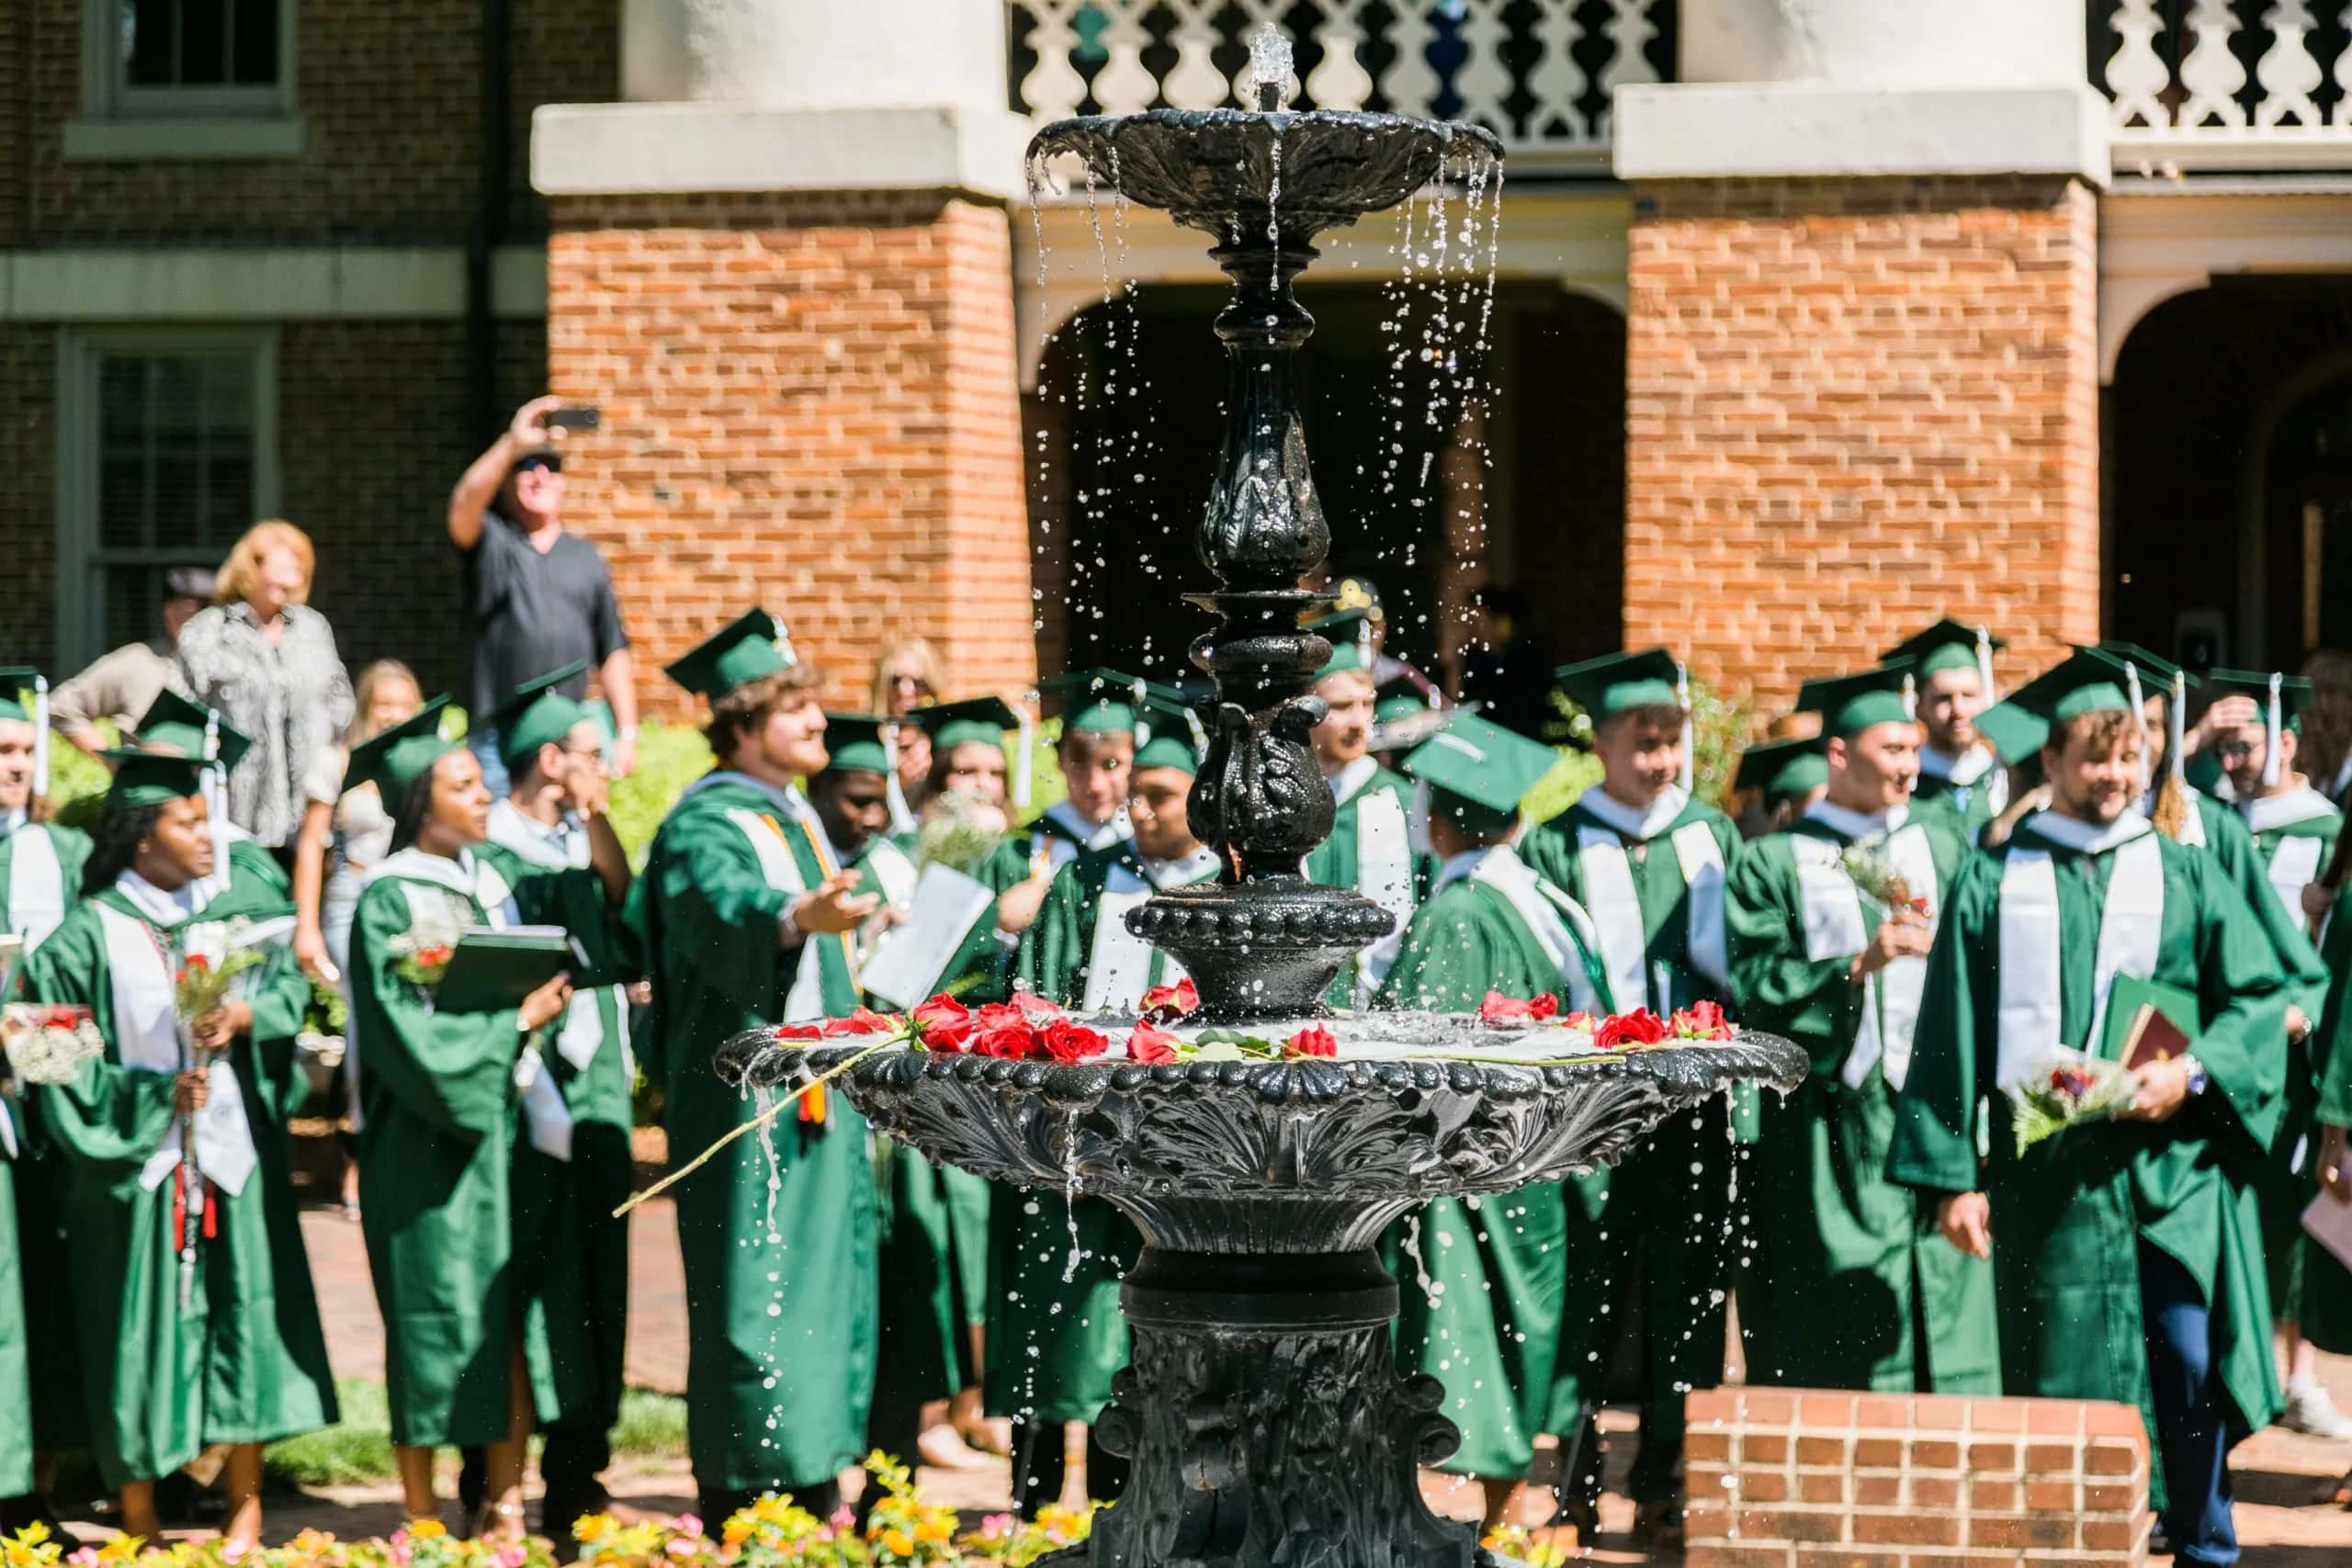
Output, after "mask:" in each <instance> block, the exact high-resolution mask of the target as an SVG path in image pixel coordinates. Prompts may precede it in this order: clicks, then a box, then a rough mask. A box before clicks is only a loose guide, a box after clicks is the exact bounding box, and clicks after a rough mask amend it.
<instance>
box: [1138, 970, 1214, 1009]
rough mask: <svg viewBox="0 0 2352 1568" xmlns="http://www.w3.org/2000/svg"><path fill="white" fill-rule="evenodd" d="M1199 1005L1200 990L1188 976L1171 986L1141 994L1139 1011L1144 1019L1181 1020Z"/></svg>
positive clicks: (1154, 988)
mask: <svg viewBox="0 0 2352 1568" xmlns="http://www.w3.org/2000/svg"><path fill="white" fill-rule="evenodd" d="M1200 1005H1201V988H1200V987H1198V986H1195V985H1193V977H1192V976H1190V975H1187V976H1184V977H1183V978H1182V979H1181V980H1179V981H1177V982H1176V983H1175V984H1174V985H1172V986H1154V987H1152V988H1151V989H1149V990H1148V991H1146V992H1145V993H1144V994H1143V1005H1142V1007H1141V1009H1140V1011H1141V1012H1142V1014H1143V1016H1144V1017H1146V1018H1161V1019H1165V1018H1182V1016H1183V1015H1184V1014H1186V1013H1188V1012H1192V1011H1193V1010H1195V1009H1197V1008H1198V1007H1199V1006H1200Z"/></svg>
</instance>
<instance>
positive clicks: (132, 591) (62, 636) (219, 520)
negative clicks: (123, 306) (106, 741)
mask: <svg viewBox="0 0 2352 1568" xmlns="http://www.w3.org/2000/svg"><path fill="white" fill-rule="evenodd" d="M60 390H61V393H62V396H61V398H60V400H59V420H58V440H59V455H58V456H59V461H58V479H59V485H58V489H59V494H58V502H59V504H58V513H57V515H58V550H57V560H58V607H59V623H60V624H59V628H58V629H59V642H60V645H61V646H60V649H59V652H60V655H61V663H62V664H64V665H65V666H66V667H68V668H74V667H78V666H79V665H80V664H82V663H84V662H86V661H87V660H91V659H94V658H96V656H97V655H98V654H99V653H102V652H104V651H105V650H106V649H109V648H113V647H116V646H118V645H119V644H122V643H125V642H135V641H139V640H141V639H142V638H144V637H152V636H153V635H154V633H155V629H156V626H157V612H158V610H159V609H160V608H161V592H162V582H163V575H164V571H165V570H167V569H169V568H171V567H175V566H215V565H218V564H219V563H220V559H221V558H222V557H223V556H225V555H226V554H227V553H228V550H229V547H230V546H231V545H232V544H234V543H235V542H236V539H237V536H239V535H240V534H242V533H243V532H244V531H245V529H246V528H247V527H248V526H250V525H252V524H253V523H254V520H255V519H256V518H259V517H265V516H267V515H269V514H270V513H272V512H274V511H275V510H277V393H276V341H275V335H274V334H273V333H271V332H269V331H268V330H267V329H262V330H256V331H181V332H163V331H157V332H153V333H141V332H136V331H124V332H105V333H95V332H73V333H67V334H66V335H65V338H64V341H63V345H62V363H61V366H60Z"/></svg>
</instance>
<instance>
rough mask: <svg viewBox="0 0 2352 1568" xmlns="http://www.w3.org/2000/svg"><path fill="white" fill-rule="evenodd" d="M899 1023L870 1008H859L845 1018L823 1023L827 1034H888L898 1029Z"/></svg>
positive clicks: (828, 1020)
mask: <svg viewBox="0 0 2352 1568" xmlns="http://www.w3.org/2000/svg"><path fill="white" fill-rule="evenodd" d="M898 1027H899V1020H898V1019H895V1018H892V1017H890V1016H889V1015H888V1014H887V1013H879V1012H876V1011H875V1010H873V1009H872V1008H859V1009H857V1010H855V1011H854V1012H852V1013H851V1014H850V1015H849V1016H848V1017H847V1018H832V1019H827V1020H826V1021H825V1032H826V1033H827V1034H888V1033H890V1032H892V1031H894V1030H896V1029H897V1028H898Z"/></svg>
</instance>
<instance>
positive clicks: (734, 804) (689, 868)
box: [628, 772, 879, 1491]
mask: <svg viewBox="0 0 2352 1568" xmlns="http://www.w3.org/2000/svg"><path fill="white" fill-rule="evenodd" d="M830 870H831V851H830V850H829V849H827V848H826V847H825V846H824V841H823V830H822V829H821V828H820V826H819V825H818V823H817V819H816V816H815V814H814V813H813V812H812V811H810V810H809V807H808V805H807V803H806V802H804V801H802V800H801V799H800V798H799V797H798V796H797V794H792V793H788V792H786V791H783V790H779V789H775V788H772V787H770V786H768V785H766V784H761V783H759V782H758V781H755V780H753V779H751V778H748V777H746V776H744V775H743V774H741V773H728V772H714V773H707V774H705V775H704V777H703V778H702V779H701V780H699V781H698V782H697V783H696V784H695V785H694V786H692V787H691V788H690V789H689V790H688V791H687V792H686V794H685V795H684V796H683V797H681V798H680V800H679V802H678V804H677V805H676V806H675V807H673V808H672V809H671V812H670V815H669V816H668V817H667V818H664V819H663V821H662V829H661V831H660V832H659V833H657V834H656V835H655V837H654V840H653V846H652V849H651V851H650V853H649V855H648V857H647V860H646V863H645V869H644V871H643V873H642V874H640V875H639V877H638V880H637V884H636V886H634V887H633V888H632V889H631V890H630V894H629V905H628V909H629V924H630V927H631V929H632V930H633V931H635V932H636V933H637V937H638V940H639V944H640V949H641V951H642V952H643V953H644V955H645V959H646V962H647V964H648V965H649V967H650V972H651V975H652V979H653V998H652V1001H651V1003H650V1006H648V1007H646V1008H644V1009H642V1010H639V1015H638V1024H637V1042H638V1056H639V1060H640V1061H641V1062H643V1063H644V1065H645V1071H646V1074H647V1076H648V1077H650V1078H651V1079H652V1080H653V1081H654V1082H655V1083H657V1084H660V1085H661V1086H662V1089H663V1091H664V1093H665V1095H666V1097H667V1110H666V1111H665V1113H664V1114H665V1120H666V1122H667V1123H668V1127H669V1132H670V1149H671V1153H672V1157H673V1159H674V1160H676V1161H677V1162H679V1163H681V1164H683V1163H684V1161H686V1160H688V1159H691V1158H693V1157H694V1156H695V1155H697V1154H699V1153H701V1152H702V1151H703V1150H704V1149H706V1148H707V1147H709V1146H710V1145H712V1144H714V1143H716V1142H717V1141H718V1139H719V1138H720V1137H722V1136H724V1135H725V1134H728V1133H729V1132H731V1131H732V1130H734V1129H735V1128H736V1127H737V1126H739V1125H741V1123H742V1122H744V1121H746V1120H748V1119H749V1118H750V1117H752V1116H753V1115H755V1114H757V1113H758V1112H759V1111H760V1109H761V1107H760V1106H759V1104H758V1103H757V1102H756V1100H754V1099H753V1098H752V1097H750V1096H746V1095H742V1094H739V1093H738V1092H737V1091H735V1090H733V1089H729V1088H728V1087H727V1086H726V1085H725V1084H723V1083H721V1082H720V1081H719V1079H718V1069H717V1066H716V1065H715V1060H714V1058H715V1056H716V1054H717V1052H718V1048H719V1047H720V1046H721V1045H723V1044H725V1043H727V1040H728V1038H729V1036H730V1035H733V1034H735V1033H736V1032H739V1031H741V1030H746V1029H755V1028H759V1027H762V1026H764V1025H772V1024H775V1023H780V1022H797V1021H808V1020H812V1019H816V1018H820V1017H846V1016H847V1015H848V1014H849V1013H850V1012H852V1011H853V1010H855V1008H856V1006H857V1001H858V992H857V984H856V979H855V976H854V974H853V972H852V965H851V960H850V949H849V944H848V942H846V941H845V940H844V939H842V938H841V937H834V936H809V937H808V938H806V939H805V940H804V941H802V942H799V943H798V944H797V945H796V946H793V947H790V948H780V947H779V946H778V945H777V931H778V921H779V919H780V918H781V917H782V915H783V913H784V911H785V910H786V909H787V908H790V907H791V905H792V904H793V903H794V902H795V901H796V900H797V899H798V897H800V895H801V893H802V891H804V890H805V889H807V888H810V887H814V886H818V884H819V883H820V882H821V881H822V880H823V879H824V877H825V876H826V875H827V874H828V873H829V871H830ZM824 1098H825V1108H824V1114H823V1120H821V1121H806V1120H802V1117H801V1112H799V1111H785V1112H784V1113H783V1114H782V1115H781V1116H779V1117H778V1118H777V1119H776V1120H775V1122H772V1123H771V1124H770V1126H769V1129H768V1132H767V1133H766V1134H764V1135H758V1136H752V1137H748V1138H741V1139H738V1140H737V1141H736V1142H735V1143H733V1144H731V1145H729V1146H728V1147H727V1148H726V1149H725V1150H724V1151H722V1152H721V1153H720V1154H719V1156H718V1157H717V1158H715V1159H713V1160H712V1161H711V1162H710V1163H709V1164H708V1165H706V1166H704V1167H703V1168H701V1169H700V1170H697V1171H695V1174H694V1175H693V1176H692V1177H690V1178H688V1179H686V1180H685V1181H684V1182H682V1183H681V1184H680V1185H679V1186H678V1187H677V1188H676V1193H677V1204H678V1247H679V1250H680V1251H681V1252H682V1253H683V1254H684V1258H685V1267H686V1329H687V1344H688V1347H689V1355H688V1359H687V1365H686V1446H687V1451H688V1454H689V1457H690V1458H691V1459H692V1461H693V1463H694V1471H695V1481H696V1482H697V1483H699V1484H700V1485H702V1486H703V1487H705V1488H706V1489H709V1490H714V1491H718V1490H726V1491H745V1490H759V1489H763V1488H770V1487H798V1486H810V1485H817V1484H820V1483H824V1482H828V1481H831V1479H832V1478H833V1477H834V1476H836V1475H838V1474H839V1473H840V1472H842V1470H844V1469H846V1468H848V1467H849V1466H850V1465H853V1464H854V1463H856V1462H857V1461H858V1459H859V1458H860V1457H861V1456H862V1455H863V1454H864V1453H865V1425H866V1413H867V1409H868V1406H869V1403H870V1401H871V1398H872V1393H873V1387H874V1372H875V1340H876V1293H877V1290H878V1285H877V1280H876V1266H875V1258H876V1248H877V1247H878V1245H879V1236H878V1233H877V1226H878V1220H877V1215H876V1201H875V1185H874V1163H873V1160H872V1158H871V1157H870V1156H869V1154H868V1152H867V1148H866V1129H865V1120H864V1119H863V1118H862V1117H860V1116H859V1115H858V1114H857V1112H856V1111H854V1110H852V1109H851V1107H850V1105H849V1102H848V1101H847V1100H845V1099H844V1098H843V1097H842V1096H841V1095H839V1094H837V1093H833V1092H832V1091H831V1090H830V1089H828V1090H827V1091H826V1093H825V1097H824ZM772 1184H773V1187H772Z"/></svg>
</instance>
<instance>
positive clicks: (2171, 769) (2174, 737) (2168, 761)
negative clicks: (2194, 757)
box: [2165, 670, 2188, 784]
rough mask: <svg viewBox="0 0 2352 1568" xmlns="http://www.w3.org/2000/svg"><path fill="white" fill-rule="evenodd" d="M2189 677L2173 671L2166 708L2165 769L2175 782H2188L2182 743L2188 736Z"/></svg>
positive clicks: (2186, 761)
mask: <svg viewBox="0 0 2352 1568" xmlns="http://www.w3.org/2000/svg"><path fill="white" fill-rule="evenodd" d="M2187 709H2188V677H2187V676H2185V675H2183V674H2182V673H2181V672H2180V671H2177V670H2176V671H2173V673H2172V701H2171V702H2170V703H2169V704H2167V705H2165V772H2167V773H2171V774H2172V776H2173V780H2174V782H2175V783H2177V784H2188V758H2186V757H2184V756H2182V755H2181V749H2182V744H2183V742H2184V741H2185V740H2186V739H2187V737H2188V713H2187V711H2186V710H2187Z"/></svg>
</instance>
